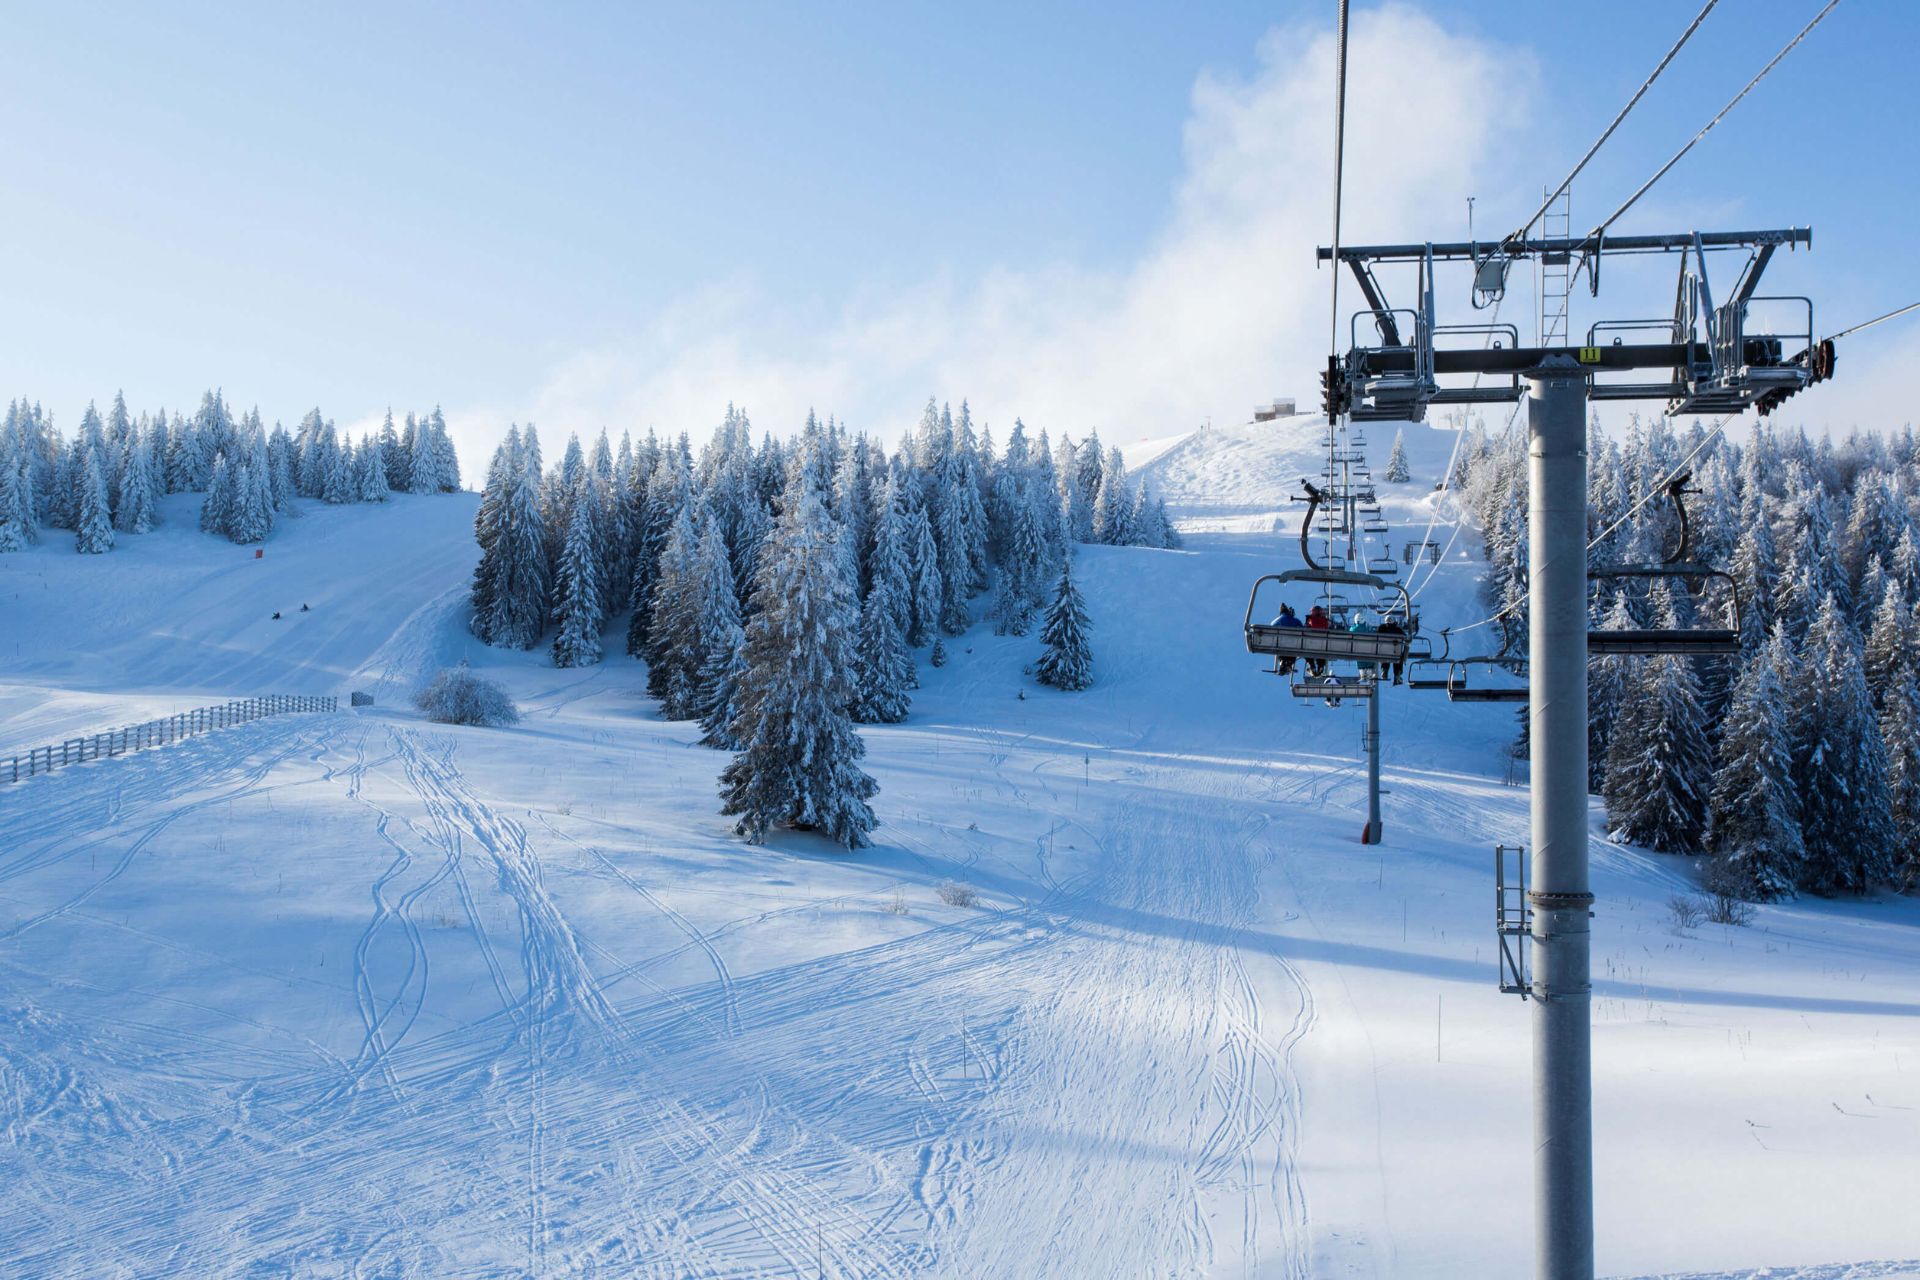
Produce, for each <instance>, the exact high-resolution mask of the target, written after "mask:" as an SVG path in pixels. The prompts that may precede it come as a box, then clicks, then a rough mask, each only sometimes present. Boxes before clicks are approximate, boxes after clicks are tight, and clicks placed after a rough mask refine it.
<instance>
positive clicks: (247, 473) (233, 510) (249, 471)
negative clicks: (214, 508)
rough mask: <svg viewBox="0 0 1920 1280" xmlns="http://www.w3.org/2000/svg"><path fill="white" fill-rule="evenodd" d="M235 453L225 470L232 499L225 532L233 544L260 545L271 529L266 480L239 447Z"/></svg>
mask: <svg viewBox="0 0 1920 1280" xmlns="http://www.w3.org/2000/svg"><path fill="white" fill-rule="evenodd" d="M235 454H236V457H235V461H234V464H233V465H232V466H231V467H229V468H228V469H227V477H228V483H229V493H230V495H231V496H230V499H229V502H228V506H227V520H226V528H225V530H224V532H225V533H226V535H227V537H228V539H229V540H230V541H233V542H238V543H243V544H244V543H248V542H259V541H260V540H261V539H263V538H265V537H266V536H267V534H268V532H270V531H271V530H272V528H273V498H272V493H271V491H270V489H269V487H268V482H267V478H266V477H265V476H264V475H261V474H259V472H258V470H257V469H256V467H255V465H254V463H253V461H251V460H249V459H248V458H247V457H246V455H245V453H244V452H242V451H241V450H239V449H238V448H236V450H235ZM222 461H225V456H224V455H222ZM208 496H209V497H211V496H212V495H211V494H209V495H208Z"/></svg>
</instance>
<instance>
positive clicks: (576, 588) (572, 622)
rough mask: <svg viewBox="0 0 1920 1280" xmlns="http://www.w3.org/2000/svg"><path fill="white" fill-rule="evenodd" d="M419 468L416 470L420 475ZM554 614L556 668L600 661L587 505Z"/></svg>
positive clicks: (571, 537) (563, 561)
mask: <svg viewBox="0 0 1920 1280" xmlns="http://www.w3.org/2000/svg"><path fill="white" fill-rule="evenodd" d="M418 471H419V468H417V467H416V468H415V472H416V474H418ZM555 592H556V596H557V601H556V607H555V610H554V614H555V618H556V620H557V621H558V622H559V624H560V632H559V634H558V635H556V636H555V637H554V638H553V665H554V666H556V667H590V666H592V665H593V664H594V663H596V662H598V661H600V658H601V650H600V624H601V622H602V621H603V614H602V611H601V607H600V569H599V566H598V565H597V564H595V563H594V556H593V516H592V512H591V511H590V510H589V508H588V507H587V504H586V503H584V502H583V503H576V504H575V505H574V509H573V522H572V523H571V524H569V525H568V526H567V537H566V541H565V543H564V544H563V546H562V549H561V552H560V576H559V581H558V582H557V583H555Z"/></svg>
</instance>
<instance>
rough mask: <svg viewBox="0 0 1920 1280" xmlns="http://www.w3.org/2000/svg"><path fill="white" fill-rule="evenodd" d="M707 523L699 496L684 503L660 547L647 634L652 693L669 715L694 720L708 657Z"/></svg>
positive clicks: (669, 717) (648, 681)
mask: <svg viewBox="0 0 1920 1280" xmlns="http://www.w3.org/2000/svg"><path fill="white" fill-rule="evenodd" d="M706 522H707V512H706V508H705V506H704V504H702V503H701V502H700V501H699V500H698V499H696V500H695V501H692V502H689V503H687V504H686V505H684V506H682V507H681V508H680V511H679V514H678V515H676V516H675V517H674V519H673V527H672V529H671V530H669V532H668V534H667V544H666V546H665V547H663V548H662V549H661V551H660V566H659V571H658V573H657V575H656V576H655V579H654V586H653V625H652V629H651V630H650V632H649V634H648V637H647V649H646V655H647V692H648V693H650V694H652V695H653V696H654V697H656V698H658V699H660V714H661V715H662V716H664V717H665V718H666V719H668V720H691V719H693V717H694V714H695V711H694V706H695V695H696V694H697V692H698V687H697V684H696V680H697V677H698V674H699V670H700V662H701V659H702V657H703V656H704V653H703V650H702V646H701V643H700V639H701V638H700V634H699V630H700V599H701V586H702V583H701V574H700V536H701V533H702V527H703V526H704V525H705V523H706Z"/></svg>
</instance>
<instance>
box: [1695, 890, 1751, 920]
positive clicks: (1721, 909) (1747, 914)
mask: <svg viewBox="0 0 1920 1280" xmlns="http://www.w3.org/2000/svg"><path fill="white" fill-rule="evenodd" d="M1706 912H1707V919H1708V920H1711V921H1712V922H1713V923H1714V924H1731V925H1743V924H1752V923H1753V904H1752V903H1751V902H1742V901H1741V900H1740V899H1739V898H1736V897H1734V896H1733V895H1732V894H1730V893H1710V894H1708V895H1707V906H1706Z"/></svg>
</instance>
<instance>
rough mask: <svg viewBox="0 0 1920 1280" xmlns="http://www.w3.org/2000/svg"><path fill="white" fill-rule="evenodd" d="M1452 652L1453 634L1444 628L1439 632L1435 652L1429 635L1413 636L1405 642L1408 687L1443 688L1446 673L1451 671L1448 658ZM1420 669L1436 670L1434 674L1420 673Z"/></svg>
mask: <svg viewBox="0 0 1920 1280" xmlns="http://www.w3.org/2000/svg"><path fill="white" fill-rule="evenodd" d="M1452 654H1453V636H1452V634H1451V633H1450V632H1448V631H1447V630H1446V629H1445V628H1442V629H1441V632H1440V649H1439V652H1437V653H1436V652H1435V651H1434V648H1433V639H1432V637H1430V636H1415V637H1413V638H1412V639H1411V640H1409V641H1408V642H1407V668H1406V677H1405V678H1406V682H1407V688H1409V689H1435V690H1443V689H1445V688H1446V687H1447V683H1448V682H1447V675H1448V674H1449V672H1450V671H1451V666H1450V665H1449V662H1448V659H1449V658H1450V657H1451V656H1452ZM1422 669H1427V670H1432V671H1436V672H1438V674H1436V675H1426V676H1423V675H1421V674H1420V671H1421V670H1422Z"/></svg>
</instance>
